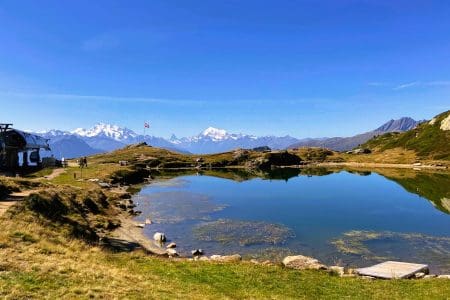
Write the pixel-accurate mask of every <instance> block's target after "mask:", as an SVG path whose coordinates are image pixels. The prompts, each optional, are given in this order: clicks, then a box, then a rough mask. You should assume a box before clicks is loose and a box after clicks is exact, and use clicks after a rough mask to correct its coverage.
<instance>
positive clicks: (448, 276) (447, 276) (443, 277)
mask: <svg viewBox="0 0 450 300" xmlns="http://www.w3.org/2000/svg"><path fill="white" fill-rule="evenodd" d="M437 278H440V279H450V275H439V276H438V277H437Z"/></svg>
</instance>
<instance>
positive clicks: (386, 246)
mask: <svg viewBox="0 0 450 300" xmlns="http://www.w3.org/2000/svg"><path fill="white" fill-rule="evenodd" d="M331 243H332V244H333V245H334V246H335V247H336V248H337V249H338V251H339V252H341V253H344V254H349V255H356V256H361V257H362V258H363V259H365V260H371V261H381V260H393V259H410V260H414V261H422V262H427V261H433V262H434V264H436V265H437V266H439V268H440V269H443V270H449V269H450V237H440V236H430V235H425V234H421V233H401V232H392V231H381V232H377V231H362V230H352V231H349V232H346V233H344V234H343V235H342V237H340V238H338V239H335V240H333V241H331ZM399 250H401V251H399ZM394 253H402V255H401V256H399V255H394Z"/></svg>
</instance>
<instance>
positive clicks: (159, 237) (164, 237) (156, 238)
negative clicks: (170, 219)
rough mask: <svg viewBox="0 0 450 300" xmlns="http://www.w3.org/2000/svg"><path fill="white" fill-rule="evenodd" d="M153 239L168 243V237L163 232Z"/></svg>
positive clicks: (155, 235) (156, 234)
mask: <svg viewBox="0 0 450 300" xmlns="http://www.w3.org/2000/svg"><path fill="white" fill-rule="evenodd" d="M153 239H154V240H155V241H157V242H165V241H166V235H165V234H164V233H162V232H157V233H155V234H154V235H153Z"/></svg>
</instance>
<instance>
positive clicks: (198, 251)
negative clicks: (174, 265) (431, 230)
mask: <svg viewBox="0 0 450 300" xmlns="http://www.w3.org/2000/svg"><path fill="white" fill-rule="evenodd" d="M191 254H192V255H193V256H200V255H203V250H202V249H195V250H192V251H191Z"/></svg>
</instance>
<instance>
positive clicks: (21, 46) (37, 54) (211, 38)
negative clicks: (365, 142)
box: [0, 0, 450, 137]
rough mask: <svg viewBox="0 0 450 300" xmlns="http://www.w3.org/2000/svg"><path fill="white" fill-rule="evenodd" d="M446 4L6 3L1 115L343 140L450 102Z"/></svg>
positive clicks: (44, 125) (67, 123) (2, 6)
mask: <svg viewBox="0 0 450 300" xmlns="http://www.w3.org/2000/svg"><path fill="white" fill-rule="evenodd" d="M449 15H450V2H448V1H380V0H376V1H369V0H365V1H363V0H361V1H356V0H355V1H346V0H340V1H312V0H311V1H253V0H246V1H230V0H227V1H207V0H202V1H187V0H184V1H170V0H164V1H156V0H153V1H111V0H109V1H70V2H69V1H25V0H21V1H16V0H11V1H10V0H3V1H1V2H0V103H1V107H0V122H13V123H14V124H15V126H16V127H17V128H22V129H34V130H45V129H50V128H59V129H73V128H76V127H90V126H92V125H93V124H94V123H96V122H108V123H114V124H118V125H122V126H126V127H129V128H131V129H134V130H136V131H138V132H142V128H143V123H144V121H148V122H150V123H151V125H152V128H151V130H150V133H152V134H154V135H157V136H169V135H170V134H171V133H175V134H176V135H178V136H186V135H192V134H196V133H198V132H200V131H201V130H203V129H204V128H206V127H208V126H215V127H220V128H225V129H227V130H229V131H231V132H244V133H250V134H256V135H266V134H274V135H285V134H290V135H292V136H296V137H318V136H345V135H351V134H355V133H360V132H363V131H367V130H371V129H374V128H375V127H377V126H379V125H380V124H381V123H383V122H385V121H387V120H389V119H391V118H399V117H402V116H411V117H413V118H416V119H424V118H427V119H428V118H431V117H432V116H434V115H436V114H438V113H440V112H442V111H444V110H448V109H450V18H449V17H448V16H449Z"/></svg>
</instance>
